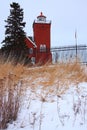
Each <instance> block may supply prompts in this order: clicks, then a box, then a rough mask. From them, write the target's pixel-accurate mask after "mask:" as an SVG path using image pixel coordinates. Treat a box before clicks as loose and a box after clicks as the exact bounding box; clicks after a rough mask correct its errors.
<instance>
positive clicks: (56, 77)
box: [0, 62, 87, 129]
mask: <svg viewBox="0 0 87 130" xmlns="http://www.w3.org/2000/svg"><path fill="white" fill-rule="evenodd" d="M79 82H87V75H86V73H85V72H84V67H83V66H82V65H81V64H79V63H77V62H73V63H66V64H65V63H58V64H55V65H52V64H46V65H44V66H39V67H38V66H35V67H29V68H27V67H24V66H23V65H22V64H21V65H20V64H17V65H16V66H13V65H12V63H11V62H6V63H0V129H4V128H6V127H7V123H8V122H12V121H13V120H16V118H17V113H18V110H19V103H20V98H21V93H22V91H24V90H25V89H26V88H28V89H29V88H30V89H31V90H34V92H35V93H36V96H38V97H41V98H42V99H43V101H45V100H46V97H47V95H49V94H53V95H55V94H56V95H58V96H60V95H61V94H63V93H64V92H65V91H66V90H67V89H68V88H69V86H70V84H72V83H74V84H78V83H79ZM23 83H25V84H26V85H25V86H26V88H24V86H23ZM23 88H24V90H23ZM38 88H39V89H41V93H40V94H38V93H37V92H36V91H37V89H38ZM42 99H41V100H42Z"/></svg>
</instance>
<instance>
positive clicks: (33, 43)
mask: <svg viewBox="0 0 87 130" xmlns="http://www.w3.org/2000/svg"><path fill="white" fill-rule="evenodd" d="M50 32H51V22H50V21H47V20H46V16H44V15H43V13H42V12H41V13H40V15H39V16H37V19H36V20H34V22H33V37H27V38H26V44H27V46H28V48H29V53H28V57H29V58H30V59H31V61H32V62H33V63H40V64H45V63H46V62H51V61H52V54H51V52H50V47H51V34H50Z"/></svg>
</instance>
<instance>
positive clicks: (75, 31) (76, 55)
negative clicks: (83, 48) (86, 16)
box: [75, 30, 77, 62]
mask: <svg viewBox="0 0 87 130" xmlns="http://www.w3.org/2000/svg"><path fill="white" fill-rule="evenodd" d="M75 46H76V62H77V30H75Z"/></svg>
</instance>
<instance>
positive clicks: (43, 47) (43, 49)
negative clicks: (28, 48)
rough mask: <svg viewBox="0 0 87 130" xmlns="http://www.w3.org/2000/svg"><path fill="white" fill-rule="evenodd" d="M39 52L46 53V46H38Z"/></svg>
mask: <svg viewBox="0 0 87 130" xmlns="http://www.w3.org/2000/svg"><path fill="white" fill-rule="evenodd" d="M40 52H46V45H45V44H41V45H40Z"/></svg>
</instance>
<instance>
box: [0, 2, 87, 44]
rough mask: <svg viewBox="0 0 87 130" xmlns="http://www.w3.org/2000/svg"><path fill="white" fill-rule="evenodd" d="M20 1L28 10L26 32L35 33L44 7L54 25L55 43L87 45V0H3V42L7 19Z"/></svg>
mask: <svg viewBox="0 0 87 130" xmlns="http://www.w3.org/2000/svg"><path fill="white" fill-rule="evenodd" d="M12 2H17V3H19V4H20V6H21V8H23V10H24V21H25V22H26V27H25V32H26V33H27V35H33V32H32V24H33V21H34V20H35V19H36V17H37V16H38V15H39V14H40V12H41V11H42V12H43V14H44V15H45V16H46V17H47V20H51V21H52V25H51V46H65V45H74V44H75V30H77V43H78V44H86V45H87V0H2V1H1V7H0V32H1V33H0V34H1V35H0V43H1V41H2V40H3V39H4V37H5V34H4V33H5V27H4V26H5V24H6V23H5V22H4V20H6V19H7V17H8V16H9V14H10V3H12Z"/></svg>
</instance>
